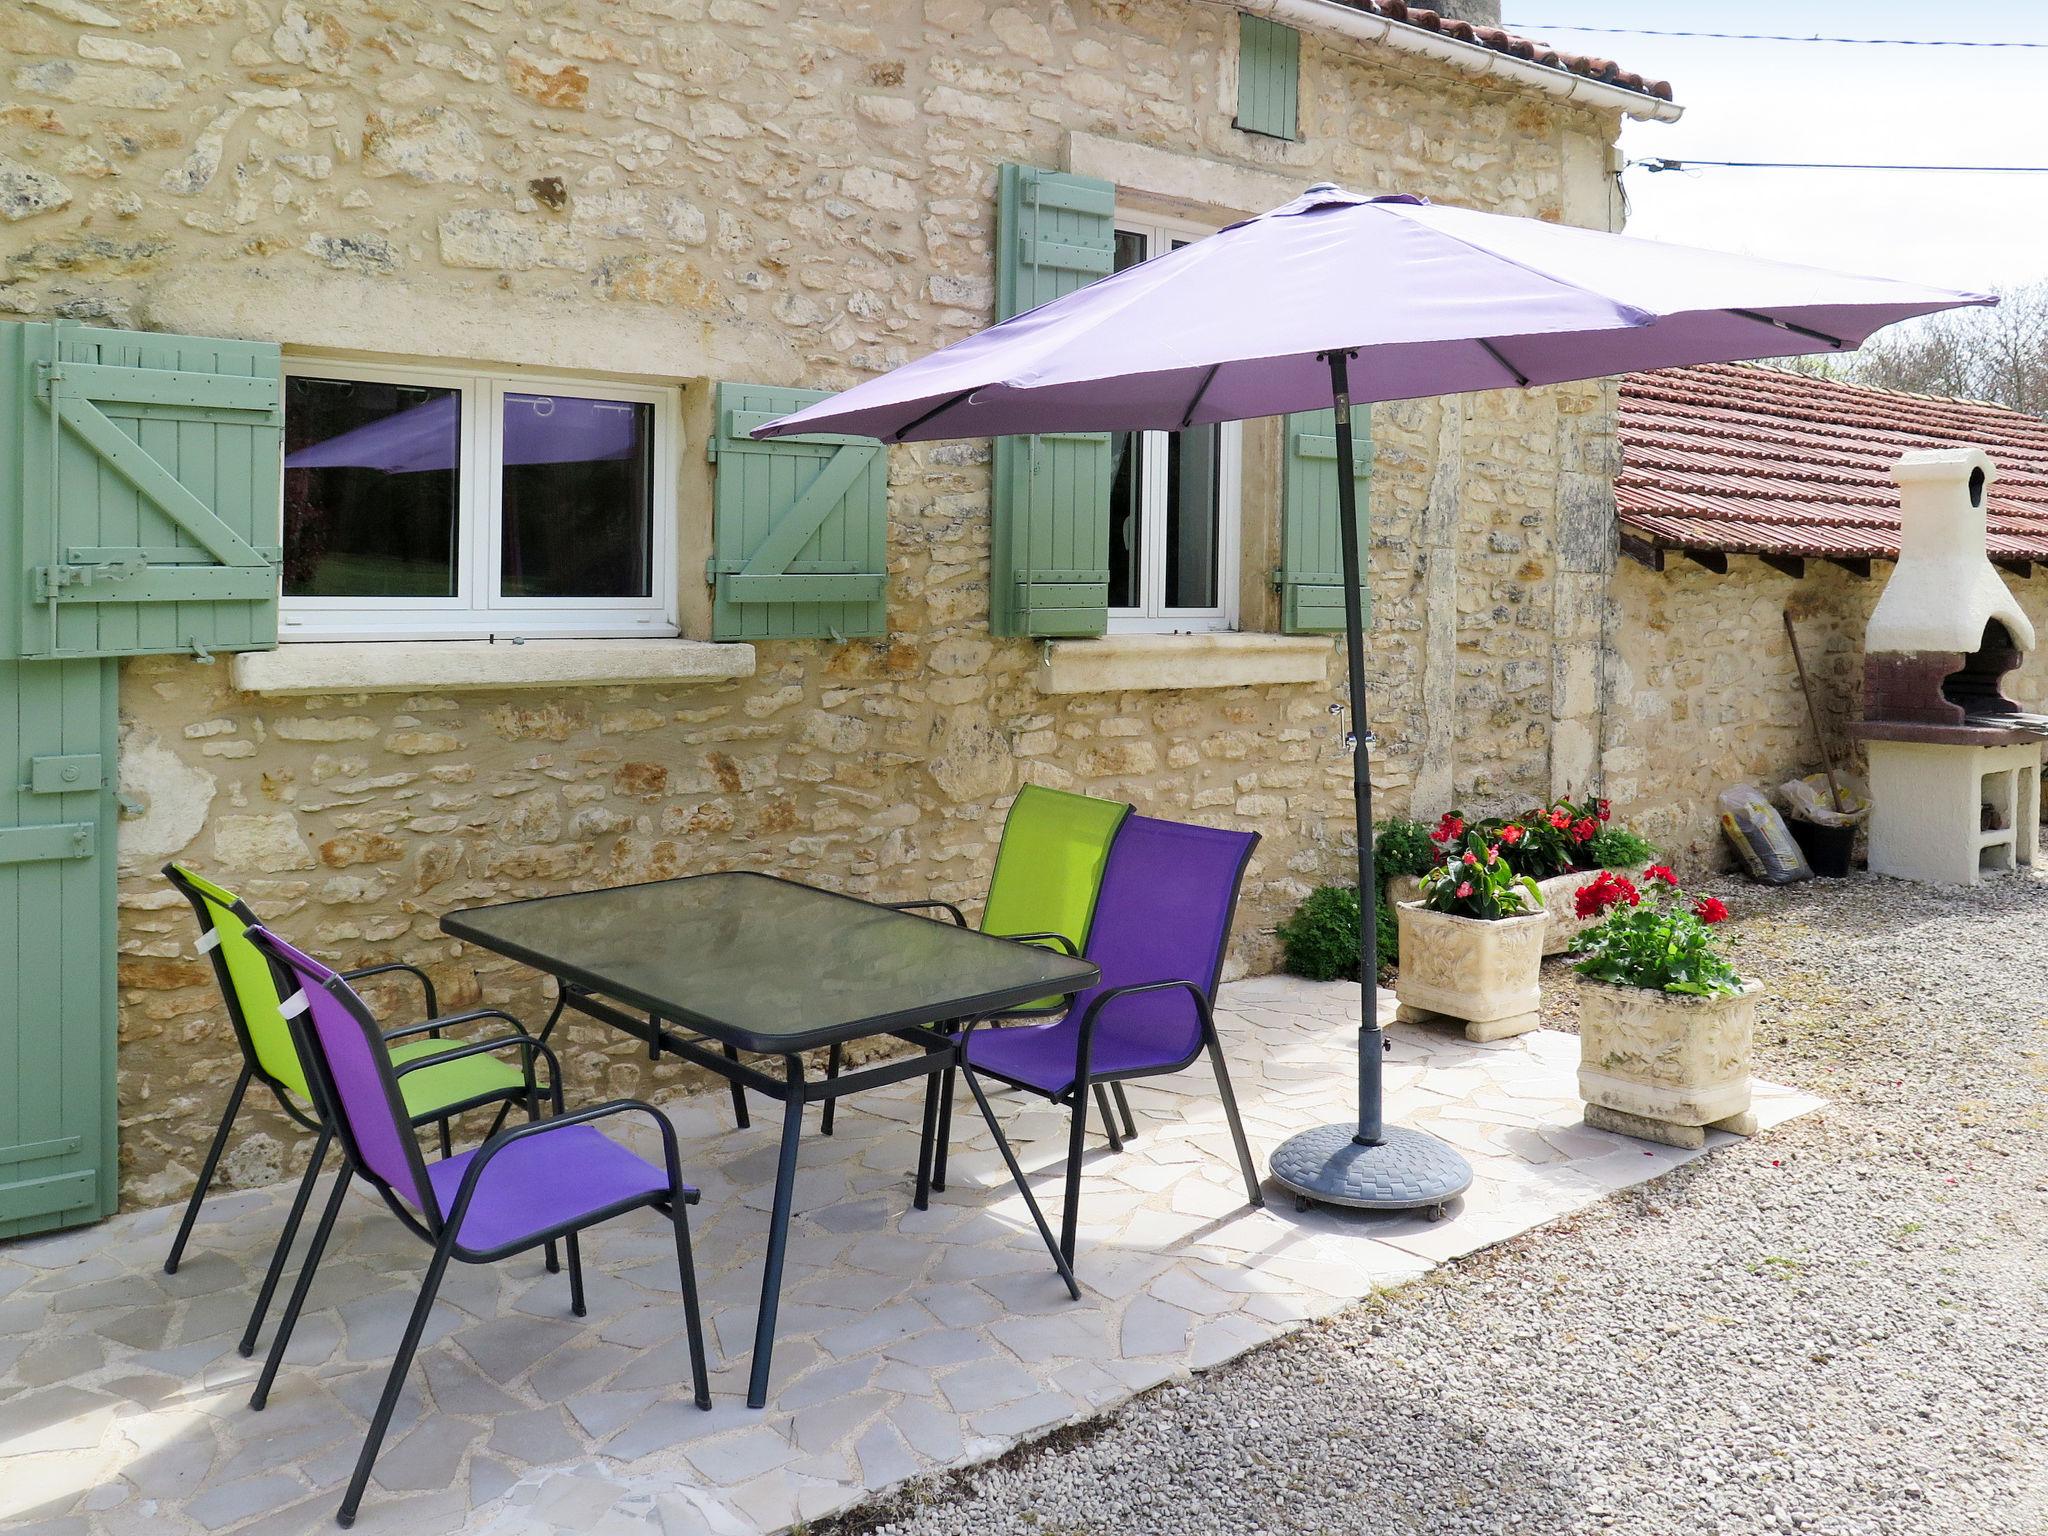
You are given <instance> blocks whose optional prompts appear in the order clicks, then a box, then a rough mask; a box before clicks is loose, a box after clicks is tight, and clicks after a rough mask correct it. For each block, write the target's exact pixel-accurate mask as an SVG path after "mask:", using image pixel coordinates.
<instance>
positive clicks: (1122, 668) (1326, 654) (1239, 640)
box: [1037, 633, 1334, 693]
mask: <svg viewBox="0 0 2048 1536" xmlns="http://www.w3.org/2000/svg"><path fill="white" fill-rule="evenodd" d="M1333 649H1334V642H1333V641H1331V640H1330V639H1329V638H1327V637H1326V636H1322V635H1244V634H1227V633H1226V634H1205V635H1104V636H1102V637H1101V638H1100V639H1095V640H1054V641H1052V642H1050V643H1049V644H1047V646H1046V647H1045V653H1044V658H1043V660H1042V661H1041V662H1040V664H1039V667H1038V672H1037V676H1038V687H1039V691H1040V692H1041V693H1136V692H1144V691H1148V690H1155V689H1168V688H1244V687H1259V686H1262V685H1265V684H1269V683H1328V682H1329V680H1330V656H1331V654H1332V651H1333Z"/></svg>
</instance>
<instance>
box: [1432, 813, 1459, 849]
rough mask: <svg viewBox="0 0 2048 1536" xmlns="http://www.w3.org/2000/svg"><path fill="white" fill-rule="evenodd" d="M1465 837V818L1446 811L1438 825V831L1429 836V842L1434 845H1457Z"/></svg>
mask: <svg viewBox="0 0 2048 1536" xmlns="http://www.w3.org/2000/svg"><path fill="white" fill-rule="evenodd" d="M1464 835H1465V823H1464V820H1463V818H1461V817H1459V816H1457V815H1456V814H1454V813H1453V812H1451V811H1445V812H1444V814H1443V820H1441V821H1439V822H1438V823H1437V824H1436V830H1435V831H1434V832H1432V833H1430V834H1429V840H1430V841H1431V842H1433V843H1455V842H1456V841H1457V840H1458V839H1459V838H1461V837H1463V836H1464Z"/></svg>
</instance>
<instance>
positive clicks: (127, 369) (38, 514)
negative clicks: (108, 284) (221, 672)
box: [0, 322, 284, 658]
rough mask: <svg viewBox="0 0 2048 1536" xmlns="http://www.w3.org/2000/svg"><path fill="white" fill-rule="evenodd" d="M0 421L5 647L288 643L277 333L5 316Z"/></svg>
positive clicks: (199, 647)
mask: <svg viewBox="0 0 2048 1536" xmlns="http://www.w3.org/2000/svg"><path fill="white" fill-rule="evenodd" d="M0 418H4V419H5V423H6V425H5V427H4V429H0V430H5V431H7V432H8V433H9V434H10V435H11V436H12V437H13V438H14V442H15V445H16V447H17V448H18V450H19V451H18V454H17V455H16V457H15V462H14V466H13V468H12V470H11V471H0V473H6V475H7V480H8V482H9V483H7V484H4V485H0V535H4V536H5V537H6V539H7V542H8V545H9V551H8V552H9V554H10V555H11V556H12V559H11V561H9V562H6V563H5V564H6V567H7V568H9V569H10V570H11V573H12V577H13V579H12V580H10V581H8V582H7V583H6V586H7V588H8V596H7V597H6V598H5V599H0V656H22V657H52V658H56V657H87V656H140V655H149V654H158V653H165V652H174V651H193V652H196V653H199V654H202V655H203V654H206V653H208V652H211V651H246V650H264V649H268V648H269V647H271V646H274V645H276V644H277V581H278V576H277V562H278V550H277V547H276V546H277V540H278V537H279V535H278V524H279V517H280V510H279V509H280V499H281V498H280V493H279V489H280V481H281V477H282V474H283V459H282V455H283V444H284V409H283V402H282V386H281V383H280V370H279V366H278V349H277V347H276V346H275V345H272V344H270V343H265V342H249V341H218V340H209V339H206V338H203V337H197V336H170V335H156V334H152V333H148V332H136V331H108V330H99V329H95V328H91V327H86V326H78V325H69V324H65V323H63V322H56V323H51V324H23V323H8V324H5V325H0Z"/></svg>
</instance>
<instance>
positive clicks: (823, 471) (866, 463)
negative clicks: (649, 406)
mask: <svg viewBox="0 0 2048 1536" xmlns="http://www.w3.org/2000/svg"><path fill="white" fill-rule="evenodd" d="M825 394H826V391H823V390H816V389H781V388H777V387H775V386H773V385H768V384H721V385H719V386H718V430H717V431H716V432H715V433H714V434H713V435H712V438H711V443H710V453H711V458H712V461H713V462H714V463H715V464H716V465H717V466H718V476H717V488H716V491H715V493H714V496H713V519H714V521H713V541H714V548H715V550H716V553H714V554H713V556H712V558H711V571H710V575H711V580H712V583H713V587H714V591H713V594H712V604H711V635H712V638H713V639H715V640H806V639H809V640H822V639H836V640H847V639H852V638H854V637H856V636H864V635H882V634H887V633H888V604H887V601H886V591H887V584H888V568H889V567H888V544H889V460H888V454H887V451H886V450H885V449H884V448H883V447H882V445H881V444H880V443H879V442H877V441H876V440H875V439H874V438H872V437H845V436H842V435H840V434H837V433H829V432H816V433H810V434H807V435H805V436H803V437H779V438H770V439H768V440H766V441H756V440H755V439H753V438H751V437H749V436H748V435H747V434H748V433H749V432H751V431H752V430H753V429H754V428H756V427H758V426H760V425H761V424H762V423H763V422H766V421H771V420H773V419H774V418H775V417H777V416H786V415H788V414H789V413H790V412H791V411H794V410H798V409H800V408H801V407H803V406H806V405H809V404H810V403H811V402H812V401H814V400H822V399H824V398H825Z"/></svg>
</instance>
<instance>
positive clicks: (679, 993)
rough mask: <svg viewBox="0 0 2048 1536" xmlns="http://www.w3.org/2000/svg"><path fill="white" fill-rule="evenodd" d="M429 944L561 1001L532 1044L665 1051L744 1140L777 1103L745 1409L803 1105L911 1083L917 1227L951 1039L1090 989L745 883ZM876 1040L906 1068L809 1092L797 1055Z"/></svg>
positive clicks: (1065, 977) (754, 1390) (467, 911)
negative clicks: (550, 983)
mask: <svg viewBox="0 0 2048 1536" xmlns="http://www.w3.org/2000/svg"><path fill="white" fill-rule="evenodd" d="M441 928H442V931H443V932H445V933H447V934H449V935H450V936H451V937H454V938H457V939H461V940H462V941H463V942H464V943H468V944H474V945H476V946H478V947H479V948H481V949H488V950H493V951H495V952H496V953H498V954H502V955H507V956H510V957H511V958H513V959H515V960H520V961H523V962H524V963H526V964H527V965H530V966H532V967H533V968H534V969H536V970H539V971H544V972H546V973H547V974H549V975H551V976H553V977H554V978H555V982H556V986H557V988H558V995H557V997H556V1001H555V1008H554V1012H553V1013H552V1014H550V1015H549V1017H548V1021H547V1024H546V1026H545V1027H544V1028H543V1030H542V1031H541V1037H542V1038H543V1039H545V1038H546V1037H547V1035H548V1034H549V1033H550V1032H551V1031H552V1030H553V1029H554V1026H555V1024H556V1022H557V1021H558V1020H559V1019H560V1018H561V1016H562V1014H563V1012H564V1010H565V1009H569V1008H574V1009H575V1010H576V1011H577V1012H579V1013H582V1014H586V1015H588V1016H589V1017H591V1018H594V1019H598V1020H600V1021H602V1022H604V1023H606V1024H609V1025H612V1026H613V1027H614V1028H617V1029H619V1030H622V1031H624V1032H625V1033H626V1034H629V1035H632V1036H634V1037H635V1038H637V1039H640V1040H644V1041H645V1042H646V1043H647V1047H648V1053H649V1055H650V1056H651V1057H658V1056H659V1055H660V1053H661V1052H662V1051H668V1052H670V1053H672V1054H674V1055H677V1056H681V1057H683V1058H685V1059H686V1060H689V1061H691V1062H694V1063H696V1064H697V1065H698V1066H701V1067H705V1068H708V1069H709V1070H710V1071H713V1072H715V1073H717V1074H718V1075H719V1076H721V1077H723V1078H725V1079H726V1080H727V1081H728V1082H729V1083H731V1084H732V1093H733V1103H734V1106H735V1111H736V1113H737V1115H738V1117H739V1123H740V1126H741V1128H742V1129H744V1128H745V1127H746V1125H747V1123H748V1122H747V1114H746V1100H745V1097H744V1092H745V1090H746V1089H749V1088H751V1089H753V1090H754V1091H755V1092H757V1093H761V1094H765V1095H766V1096H768V1097H769V1098H771V1099H775V1100H778V1101H780V1102H781V1104H782V1148H781V1158H780V1160H779V1161H778V1163H777V1165H776V1172H775V1203H774V1208H773V1211H772V1214H771V1216H770V1218H769V1226H768V1249H767V1254H766V1257H765V1259H764V1262H763V1265H762V1274H761V1310H760V1313H759V1316H758V1318H757V1320H756V1323H755V1329H754V1356H753V1368H752V1375H751V1377H750V1379H749V1383H748V1389H747V1405H748V1406H749V1407H752V1408H759V1407H762V1406H764V1405H765V1404H766V1402H767V1399H768V1372H769V1365H770V1359H771V1356H772V1354H773V1350H774V1344H775V1317H776V1309H777V1305H778V1301H779V1298H780V1294H781V1289H782V1267H783V1256H784V1253H785V1251H786V1249H787V1247H788V1243H789V1218H790V1203H791V1197H792V1193H793V1190H794V1187H795V1183H796V1166H797V1149H798V1145H799V1142H800V1141H801V1139H802V1136H803V1121H804V1113H803V1112H804V1106H805V1105H807V1104H814V1103H823V1104H825V1105H826V1106H827V1114H828V1115H829V1113H830V1105H831V1103H832V1102H833V1101H834V1100H836V1099H839V1098H842V1097H844V1096H845V1095H847V1094H851V1093H858V1092H860V1091H861V1090H862V1089H864V1088H876V1087H881V1086H883V1085H885V1084H888V1083H895V1082H902V1081H904V1080H906V1079H908V1078H913V1077H924V1078H926V1079H927V1083H926V1091H925V1105H924V1128H925V1134H924V1136H923V1137H922V1138H921V1140H920V1144H919V1152H918V1168H917V1192H916V1196H915V1203H916V1205H917V1207H918V1209H920V1210H922V1209H924V1207H925V1205H926V1202H927V1200H928V1199H929V1195H930V1188H931V1163H930V1157H931V1142H932V1130H933V1124H934V1120H935V1117H936V1115H937V1112H938V1094H937V1092H936V1087H937V1085H936V1083H935V1082H933V1081H932V1079H933V1078H934V1077H935V1075H936V1074H938V1073H942V1072H944V1071H945V1070H946V1069H947V1068H948V1067H951V1066H956V1065H958V1064H959V1063H960V1055H959V1050H958V1048H957V1047H956V1046H955V1044H954V1040H953V1031H954V1030H955V1029H957V1028H959V1027H960V1026H962V1025H964V1024H965V1023H967V1022H969V1021H971V1020H976V1019H987V1018H994V1017H996V1016H998V1015H1001V1014H1004V1013H1007V1012H1013V1011H1015V1010H1016V1009H1018V1008H1021V1007H1024V1006H1026V1005H1029V1004H1033V1003H1037V1002H1041V1001H1042V1000H1043V999H1045V998H1046V997H1048V996H1053V995H1057V994H1062V993H1071V992H1077V991H1080V990H1081V989H1083V988H1085V987H1088V986H1091V985H1093V983H1094V982H1095V980H1096V974H1097V973H1096V969H1095V967H1094V966H1093V965H1092V964H1090V963H1089V962H1088V961H1086V960H1082V959H1076V958H1074V957H1073V956H1070V955H1065V954H1062V953H1059V952H1058V951H1056V950H1051V949H1044V948H1040V947H1038V946H1037V945H1033V944H1022V943H1018V942H1016V941H1014V940H1011V939H1002V938H995V937H993V936H991V935H989V934H985V933H981V932H978V931H976V930H974V929H971V928H967V927H964V926H960V925H958V924H955V923H950V922H944V921H934V920H932V919H931V918H927V917H917V916H912V915H911V914H910V913H908V912H903V911H898V910H893V909H891V908H889V907H884V906H878V905H876V904H875V903H873V902H867V901H862V900H860V899H859V898H857V897H853V896H842V895H839V894H837V893H835V892H832V891H821V890H819V889H817V888H816V887H814V886H808V885H802V884H799V883H798V882H796V881H793V880H784V879H781V878H779V877H776V876H773V875H764V874H756V873H752V872H736V873H728V874H708V875H688V876H684V877H683V878H681V879H676V880H657V881H652V882H650V883H647V884H644V885H628V886H618V887H613V888H611V889H609V890H596V891H577V892H571V893H569V894H566V895H561V896H539V897H534V898H532V899H531V900H527V901H513V902H504V903H501V904H499V905H495V906H484V907H467V908H463V909H461V910H459V911H455V912H450V913H448V914H447V915H446V916H444V917H443V918H442V919H441ZM621 1005H623V1006H621ZM628 1009H631V1010H633V1011H631V1012H629V1011H628ZM678 1026H680V1028H678ZM935 1026H936V1027H935ZM683 1030H687V1031H689V1033H683V1032H681V1031H683ZM873 1036H890V1037H893V1038H895V1039H898V1040H901V1041H904V1042H906V1043H908V1044H911V1045H914V1046H916V1047H918V1051H917V1053H916V1054H914V1055H908V1056H897V1057H892V1058H890V1059H888V1060H885V1061H881V1062H878V1063H876V1064H874V1065H873V1066H868V1067H862V1068H859V1069H857V1070H855V1071H853V1072H849V1073H844V1074H839V1075H832V1076H827V1077H822V1078H820V1077H806V1075H805V1072H804V1062H803V1057H802V1055H801V1054H800V1053H801V1052H804V1051H810V1050H815V1049H817V1048H819V1047H829V1048H831V1049H832V1050H833V1052H834V1056H835V1065H836V1057H837V1055H838V1052H839V1051H840V1050H841V1049H843V1047H844V1046H845V1045H847V1044H848V1043H849V1042H851V1041H855V1040H861V1039H866V1038H869V1037H873ZM714 1046H715V1047H716V1049H714V1048H713V1047H714ZM742 1053H746V1054H750V1055H755V1056H769V1057H780V1058H781V1066H782V1070H781V1074H780V1075H779V1076H777V1075H775V1074H773V1073H771V1072H767V1071H764V1070H762V1069H761V1068H760V1067H758V1066H755V1065H752V1064H749V1063H748V1062H745V1061H743V1060H742V1059H741V1055H742ZM964 1075H966V1077H967V1081H968V1086H969V1088H970V1089H971V1090H972V1091H973V1094H974V1098H975V1102H976V1104H977V1105H978V1106H979V1107H980V1109H981V1112H982V1116H983V1118H984V1119H985V1120H986V1121H987V1122H988V1125H989V1128H990V1129H991V1130H992V1131H994V1133H995V1138H996V1145H997V1146H998V1148H1000V1149H1001V1151H1002V1155H1003V1160H1004V1162H1005V1163H1006V1164H1007V1165H1008V1167H1009V1170H1010V1177H1011V1178H1012V1179H1013V1180H1014V1181H1015V1182H1016V1185H1017V1189H1018V1191H1019V1192H1020V1193H1021V1194H1022V1195H1023V1197H1024V1203H1025V1205H1026V1206H1027V1207H1028V1208H1029V1210H1030V1212H1031V1216H1032V1219H1033V1221H1034V1222H1036V1224H1037V1226H1038V1232H1039V1236H1040V1237H1042V1238H1043V1239H1044V1240H1045V1244H1046V1248H1047V1250H1048V1251H1049V1252H1050V1253H1051V1254H1052V1258H1053V1262H1054V1265H1055V1267H1056V1268H1057V1269H1058V1270H1059V1272H1060V1278H1061V1279H1062V1280H1064V1281H1065V1282H1066V1285H1067V1289H1068V1290H1069V1292H1070V1293H1072V1294H1073V1295H1075V1296H1079V1295H1080V1290H1079V1287H1078V1286H1077V1285H1076V1284H1075V1281H1074V1276H1073V1271H1072V1269H1071V1268H1070V1267H1069V1265H1068V1264H1067V1261H1066V1259H1065V1258H1064V1257H1063V1256H1062V1255H1061V1253H1060V1251H1059V1244H1058V1243H1057V1241H1055V1239H1054V1237H1053V1234H1052V1229H1051V1228H1050V1227H1049V1226H1047V1224H1046V1221H1045V1217H1044V1214H1043V1213H1042V1212H1041V1211H1040V1210H1039V1208H1038V1202H1037V1200H1036V1199H1035V1198H1034V1197H1033V1195H1032V1193H1031V1188H1030V1186H1029V1184H1027V1183H1026V1182H1025V1179H1024V1174H1023V1170H1022V1169H1021V1168H1019V1166H1018V1164H1017V1159H1016V1157H1015V1155H1014V1154H1013V1153H1012V1151H1011V1150H1010V1145H1009V1142H1008V1140H1007V1139H1006V1138H1005V1137H1004V1136H1003V1133H1002V1128H1001V1127H1000V1126H999V1125H997V1123H996V1119H995V1115H994V1113H993V1112H992V1111H991V1110H990V1108H989V1105H988V1101H987V1099H986V1097H985V1096H984V1095H983V1093H982V1091H981V1087H980V1085H979V1084H978V1083H976V1082H975V1081H974V1078H973V1075H972V1074H971V1073H969V1074H964ZM827 1134H830V1130H829V1124H828V1126H827Z"/></svg>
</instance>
